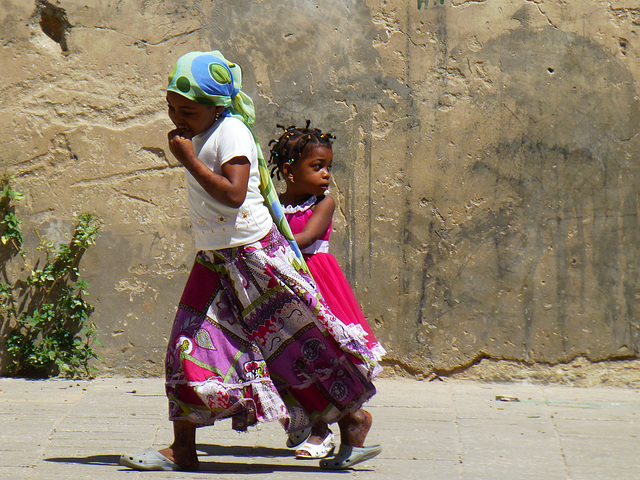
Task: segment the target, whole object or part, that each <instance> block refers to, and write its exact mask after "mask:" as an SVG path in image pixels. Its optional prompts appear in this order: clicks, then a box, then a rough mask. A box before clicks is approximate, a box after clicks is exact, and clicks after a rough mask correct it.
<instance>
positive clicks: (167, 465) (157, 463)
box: [120, 448, 182, 472]
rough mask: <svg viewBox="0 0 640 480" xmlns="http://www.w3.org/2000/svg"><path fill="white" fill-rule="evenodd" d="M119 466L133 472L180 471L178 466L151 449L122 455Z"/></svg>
mask: <svg viewBox="0 0 640 480" xmlns="http://www.w3.org/2000/svg"><path fill="white" fill-rule="evenodd" d="M120 465H122V466H125V467H130V468H133V469H135V470H164V471H169V472H171V471H180V470H182V468H180V465H178V464H177V463H176V462H172V461H171V460H169V459H168V458H167V457H165V456H164V455H162V454H161V453H160V452H159V451H157V450H154V449H153V448H147V449H146V450H145V451H144V452H142V453H137V454H132V455H127V454H125V455H122V456H121V457H120Z"/></svg>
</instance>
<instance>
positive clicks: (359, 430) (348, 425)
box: [338, 409, 373, 447]
mask: <svg viewBox="0 0 640 480" xmlns="http://www.w3.org/2000/svg"><path fill="white" fill-rule="evenodd" d="M372 422H373V419H372V417H371V414H370V413H369V412H367V411H366V410H363V409H360V410H358V411H356V412H349V413H348V414H346V415H345V416H344V417H342V418H341V419H340V421H339V422H338V425H339V427H340V443H341V444H342V445H351V446H352V447H363V446H364V440H365V438H367V433H369V430H370V429H371V423H372Z"/></svg>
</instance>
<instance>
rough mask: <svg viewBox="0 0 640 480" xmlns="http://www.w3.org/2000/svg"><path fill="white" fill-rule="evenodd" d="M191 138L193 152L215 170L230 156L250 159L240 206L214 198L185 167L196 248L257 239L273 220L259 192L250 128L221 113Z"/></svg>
mask: <svg viewBox="0 0 640 480" xmlns="http://www.w3.org/2000/svg"><path fill="white" fill-rule="evenodd" d="M192 141H193V150H194V152H195V154H196V156H197V157H198V158H199V159H200V160H201V161H202V162H203V163H204V164H205V165H206V166H207V167H209V168H210V169H211V170H213V171H214V172H215V173H217V174H221V166H222V165H223V164H224V163H226V162H228V161H229V160H231V159H232V158H234V157H247V158H248V159H249V161H250V162H251V174H250V176H249V185H248V188H247V196H246V198H245V200H244V203H243V204H242V205H241V206H240V208H232V207H228V206H226V205H223V204H222V203H220V202H218V201H217V200H215V199H214V198H213V197H211V195H209V194H208V193H207V192H206V191H205V190H204V188H202V187H201V186H200V184H199V183H198V182H197V181H196V179H195V178H193V176H192V175H191V174H190V173H189V171H187V170H185V171H186V177H187V189H188V193H189V207H190V211H191V228H192V230H193V232H194V234H195V243H196V248H197V249H198V250H219V249H222V248H229V247H237V246H240V245H247V244H250V243H253V242H256V241H258V240H260V239H261V238H262V237H264V236H265V235H266V234H267V233H269V230H270V229H271V226H272V224H273V221H272V219H271V215H270V214H269V210H268V209H267V207H266V206H265V204H264V201H263V198H262V194H261V193H260V188H259V187H260V174H259V171H258V155H257V149H256V143H255V141H254V139H253V135H252V134H251V131H250V130H249V129H248V128H247V127H246V125H245V124H244V123H242V122H241V121H240V120H238V119H237V118H233V117H224V118H223V119H222V120H221V121H220V122H215V123H214V124H213V125H212V126H211V127H210V128H209V129H208V130H206V131H204V132H202V133H199V134H198V135H196V136H194V137H193V139H192Z"/></svg>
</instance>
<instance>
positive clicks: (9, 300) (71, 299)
mask: <svg viewBox="0 0 640 480" xmlns="http://www.w3.org/2000/svg"><path fill="white" fill-rule="evenodd" d="M9 180H10V178H9V177H8V176H4V177H3V178H1V179H0V189H1V190H0V241H1V242H2V250H3V255H1V256H0V261H1V262H2V263H4V268H2V270H1V271H0V274H2V276H3V277H4V278H0V315H1V316H2V322H3V324H5V325H6V322H7V321H8V322H9V324H10V325H11V329H10V330H9V332H8V335H7V336H6V339H4V340H5V347H6V351H7V352H8V354H9V355H8V357H9V358H8V363H7V371H8V372H9V374H11V375H15V376H28V377H47V376H54V375H64V376H66V377H79V376H91V375H92V373H93V372H95V368H93V367H92V366H90V365H89V362H90V360H91V359H97V358H98V355H97V354H96V352H95V351H94V350H93V346H94V345H95V344H97V345H100V343H99V342H98V341H97V339H96V335H97V333H98V332H97V330H96V327H95V325H94V324H93V322H91V321H90V320H89V316H90V315H91V313H92V312H93V307H92V306H91V305H90V304H89V303H87V302H86V301H85V300H84V297H85V296H86V295H87V289H88V285H87V283H86V282H84V281H83V280H81V279H80V277H79V272H78V265H79V263H80V260H81V258H82V255H83V254H84V252H85V251H86V250H87V248H89V247H90V246H91V245H94V244H95V239H96V237H97V235H98V230H99V229H100V223H99V222H98V220H97V219H96V218H95V217H94V215H93V214H92V213H83V214H81V215H79V216H78V217H76V218H77V221H78V223H77V224H76V227H75V230H74V232H73V236H72V238H71V241H70V242H69V244H67V245H65V244H61V245H59V246H57V247H56V245H54V243H53V242H48V241H46V240H45V239H43V238H42V237H40V235H38V238H39V246H38V247H37V250H38V253H37V254H36V255H35V257H36V258H35V263H34V264H30V262H29V260H30V257H31V255H29V252H27V251H25V250H24V249H23V234H22V231H21V229H20V223H21V222H20V220H18V218H17V217H16V215H15V209H14V207H13V202H14V201H17V200H20V199H22V198H23V195H22V194H21V193H19V192H16V191H15V190H13V189H12V188H11V186H10V182H9ZM36 234H37V231H36ZM15 259H18V260H19V261H20V262H22V263H23V264H24V265H23V266H24V268H22V271H23V272H25V273H24V275H22V276H19V278H16V279H14V280H13V281H10V280H9V279H8V278H7V277H8V273H7V272H8V270H9V269H7V268H6V267H7V263H8V262H9V261H11V260H15Z"/></svg>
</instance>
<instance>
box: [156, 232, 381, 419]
mask: <svg viewBox="0 0 640 480" xmlns="http://www.w3.org/2000/svg"><path fill="white" fill-rule="evenodd" d="M294 260H295V255H294V254H293V251H292V250H291V248H290V247H289V245H288V243H287V241H286V240H285V239H284V237H282V235H281V234H280V233H279V232H278V231H277V230H276V229H275V228H274V229H273V230H272V231H271V233H270V234H269V235H267V236H266V237H265V238H263V239H262V240H261V241H260V242H256V243H254V244H251V245H245V246H243V247H237V248H228V249H223V250H215V251H201V252H198V255H197V257H196V261H195V264H194V266H193V269H192V270H191V274H190V276H189V279H188V281H187V285H186V287H185V289H184V292H183V294H182V299H181V300H180V305H179V307H178V312H177V314H176V318H175V321H174V324H173V330H172V332H171V338H170V340H169V346H168V349H167V357H166V391H167V396H168V398H169V418H170V419H171V420H181V419H188V420H189V421H191V422H193V423H195V424H196V425H198V426H202V425H211V424H213V423H214V422H215V421H216V420H219V419H222V418H230V417H231V418H232V419H233V427H234V428H235V429H238V430H244V429H246V426H247V425H252V424H254V423H256V422H267V421H273V420H280V421H282V422H283V424H284V426H285V428H287V429H288V430H289V431H296V430H300V429H303V428H305V427H307V426H309V425H310V424H311V423H312V422H313V421H315V420H317V419H324V420H325V421H327V422H328V423H333V422H335V421H337V420H338V419H339V418H340V417H341V416H342V415H344V414H345V413H346V412H348V411H355V410H357V409H358V408H360V407H361V406H362V404H363V403H364V402H365V401H367V400H368V399H369V398H371V397H372V396H373V395H374V393H375V387H374V386H373V383H372V379H373V377H374V376H375V375H376V374H377V373H378V372H379V371H380V366H379V364H378V362H377V360H376V359H375V355H374V354H373V353H372V352H371V351H370V350H369V349H368V348H367V346H366V340H365V339H364V338H362V336H361V335H359V333H358V332H357V331H354V330H353V329H352V328H351V327H350V326H348V325H345V324H344V323H342V322H341V321H340V320H338V319H337V318H336V317H335V316H334V315H333V314H332V313H331V312H330V311H329V310H328V309H327V307H326V304H325V303H324V302H323V301H322V299H321V297H320V296H319V294H318V293H317V291H316V288H315V286H314V284H313V282H312V281H311V279H310V278H308V277H304V276H303V275H301V274H300V273H299V272H298V271H297V270H296V269H295V268H294V267H293V266H292V262H293V261H294Z"/></svg>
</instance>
